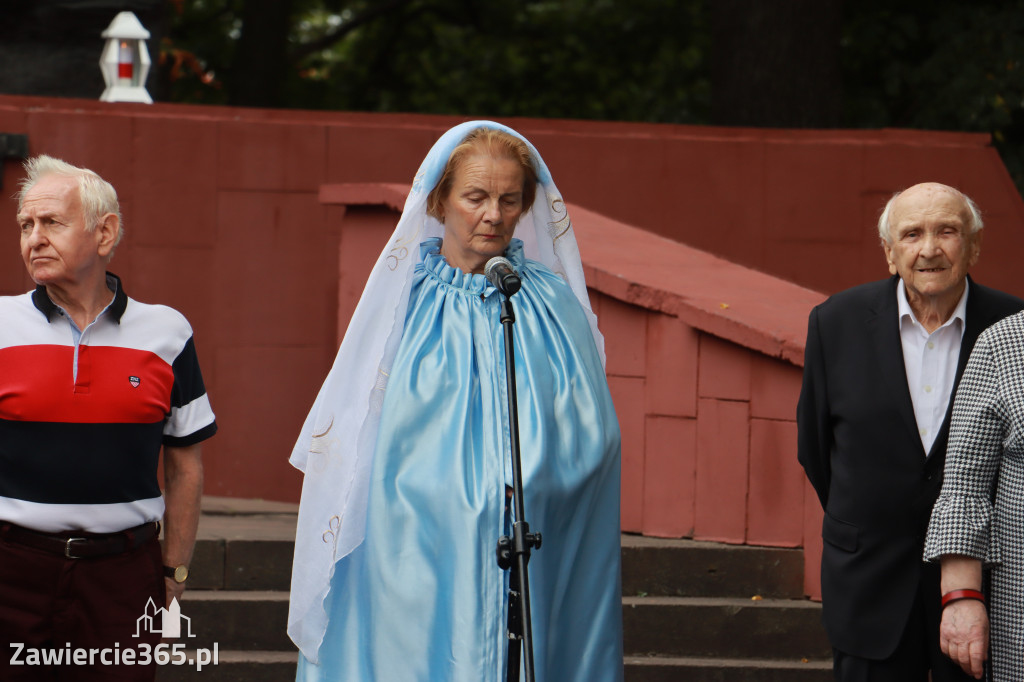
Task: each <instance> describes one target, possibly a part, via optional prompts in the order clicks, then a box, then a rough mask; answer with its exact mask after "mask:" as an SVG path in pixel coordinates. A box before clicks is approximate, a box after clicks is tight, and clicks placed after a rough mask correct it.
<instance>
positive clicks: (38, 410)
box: [0, 274, 217, 533]
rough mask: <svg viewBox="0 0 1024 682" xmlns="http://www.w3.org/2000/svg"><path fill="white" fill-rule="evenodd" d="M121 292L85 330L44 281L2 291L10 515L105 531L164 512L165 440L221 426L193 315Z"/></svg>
mask: <svg viewBox="0 0 1024 682" xmlns="http://www.w3.org/2000/svg"><path fill="white" fill-rule="evenodd" d="M107 284H108V286H109V287H110V288H111V290H113V291H114V300H113V301H112V302H111V304H110V305H109V306H107V308H106V309H105V310H104V311H103V312H102V313H101V314H100V315H99V316H98V317H97V318H96V320H95V321H93V323H92V324H90V325H89V326H88V327H86V328H85V329H83V330H81V332H80V333H79V330H78V329H77V327H75V325H74V323H73V322H72V321H71V318H70V317H68V316H67V315H66V314H65V313H64V312H63V311H62V310H61V309H60V308H59V307H57V306H56V305H54V304H53V302H52V301H51V300H50V298H49V297H48V296H47V295H46V289H45V288H44V287H42V286H40V287H37V288H36V289H35V291H32V292H29V293H26V294H23V295H20V296H3V297H0V520H5V521H10V522H12V523H16V524H18V525H21V526H25V527H27V528H34V529H36V530H41V531H47V532H56V531H62V530H85V531H91V532H95V533H107V532H114V531H119V530H123V529H125V528H131V527H133V526H137V525H139V524H142V523H146V522H148V521H156V520H158V519H160V518H161V517H162V516H163V512H164V502H163V497H162V496H161V493H160V487H159V483H158V481H157V464H158V462H159V457H160V449H161V446H163V445H170V446H188V445H192V444H195V443H198V442H200V441H202V440H205V439H206V438H209V437H210V436H212V435H213V434H214V432H216V430H217V425H216V421H215V419H214V415H213V411H212V410H211V408H210V402H209V400H208V398H207V395H206V389H205V387H204V385H203V377H202V374H201V373H200V371H199V361H198V358H197V357H196V351H195V346H194V344H193V341H192V328H191V326H190V325H189V323H188V321H187V320H186V319H185V318H184V316H182V315H181V314H180V313H178V312H177V311H176V310H174V309H172V308H168V307H167V306H161V305H148V304H145V303H139V302H138V301H135V300H133V299H131V298H129V297H128V296H127V295H126V294H125V293H124V289H123V288H122V286H121V281H120V279H118V278H117V277H116V276H115V275H111V274H108V275H107Z"/></svg>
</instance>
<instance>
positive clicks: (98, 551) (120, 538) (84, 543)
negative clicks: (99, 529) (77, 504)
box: [0, 521, 160, 559]
mask: <svg viewBox="0 0 1024 682" xmlns="http://www.w3.org/2000/svg"><path fill="white" fill-rule="evenodd" d="M159 534H160V524H159V523H157V522H155V521H153V522H150V523H144V524H142V525H141V526H136V527H135V528H129V529H128V530H122V531H120V532H117V533H86V532H84V531H63V532H61V533H44V532H42V531H38V530H32V529H31V528H23V527H21V526H17V525H15V524H13V523H7V522H0V539H2V540H7V541H8V542H13V543H15V544H18V545H24V546H26V547H32V548H33V549H38V550H42V551H44V552H47V553H49V554H56V555H59V556H63V557H64V558H66V559H91V558H94V557H101V556H113V555H115V554H124V553H125V552H130V551H131V550H133V549H135V548H137V547H140V546H142V545H143V544H145V543H146V542H149V541H150V540H152V539H153V538H155V537H156V536H157V535H159Z"/></svg>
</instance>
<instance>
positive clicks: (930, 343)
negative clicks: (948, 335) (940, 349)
mask: <svg viewBox="0 0 1024 682" xmlns="http://www.w3.org/2000/svg"><path fill="white" fill-rule="evenodd" d="M933 348H935V342H934V341H929V342H928V350H931V349H933Z"/></svg>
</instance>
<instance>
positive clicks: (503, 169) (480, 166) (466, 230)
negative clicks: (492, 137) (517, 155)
mask: <svg viewBox="0 0 1024 682" xmlns="http://www.w3.org/2000/svg"><path fill="white" fill-rule="evenodd" d="M523 180H524V178H523V169H522V167H521V166H520V165H519V163H518V162H516V161H514V160H512V159H507V158H494V157H491V156H489V155H487V154H484V153H475V154H472V155H471V156H467V157H466V158H465V159H464V160H463V162H462V164H461V165H460V166H459V167H458V168H456V169H455V174H454V178H453V181H452V189H451V192H449V193H448V196H447V197H445V198H444V200H443V201H442V202H441V216H442V218H443V219H444V243H443V244H442V245H441V254H442V255H443V256H444V257H445V259H447V261H448V264H449V265H451V266H452V267H455V268H459V269H460V270H462V271H463V272H466V273H476V274H482V273H483V271H484V265H486V264H487V261H488V260H490V259H491V258H493V257H494V256H500V255H502V254H503V253H505V249H506V248H508V243H509V241H511V240H512V233H513V232H515V229H516V223H517V222H518V221H519V216H520V215H522V213H523Z"/></svg>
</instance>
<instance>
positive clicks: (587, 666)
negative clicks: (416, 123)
mask: <svg viewBox="0 0 1024 682" xmlns="http://www.w3.org/2000/svg"><path fill="white" fill-rule="evenodd" d="M535 196H537V197H538V199H539V200H535V199H534V197H535ZM432 232H433V233H435V234H436V233H440V235H439V236H432V234H431V233H432ZM513 233H515V235H516V236H517V237H519V236H522V237H523V239H518V238H513ZM412 235H415V236H416V237H426V238H425V239H421V240H413V239H411V238H410V236H412ZM414 241H418V242H419V243H418V245H416V246H413V242H414ZM531 250H532V251H533V252H534V253H533V254H530V251H531ZM501 255H504V256H505V257H506V258H508V259H509V260H510V261H511V263H512V266H513V267H514V269H515V270H516V271H517V273H518V275H519V277H520V279H521V281H522V288H521V289H520V290H519V292H518V293H516V294H514V295H513V297H512V298H511V301H512V303H513V305H514V310H515V316H516V323H515V325H514V330H515V331H514V344H513V345H514V349H515V369H516V383H517V392H518V401H517V405H518V415H519V439H520V450H521V461H522V476H523V491H524V506H525V517H526V518H525V520H526V521H528V522H529V524H530V529H531V531H533V532H540V533H542V535H543V545H542V547H541V548H539V549H534V550H533V552H532V555H531V559H530V562H529V579H530V592H531V600H530V605H531V615H532V618H531V622H532V624H533V635H534V637H533V656H534V661H535V669H536V679H537V680H538V681H541V682H543V681H549V682H556V681H557V682H562V681H573V680H579V681H581V682H582V681H587V682H604V681H608V682H617V681H620V680H621V679H622V620H621V588H620V577H619V565H620V561H619V556H620V545H619V463H620V444H619V429H618V424H617V421H616V418H615V412H614V408H613V406H612V403H611V398H610V395H609V392H608V385H607V381H606V379H605V375H604V368H603V357H602V350H601V345H600V335H599V334H598V332H597V330H596V325H595V320H594V318H593V314H592V313H591V312H590V309H589V303H588V302H587V301H586V290H585V285H584V284H583V280H582V269H581V266H580V263H579V256H578V252H577V251H576V245H575V239H574V238H573V236H572V232H571V225H570V224H569V221H568V217H567V216H565V215H564V204H562V202H561V199H560V197H559V196H558V194H557V190H555V188H554V184H553V183H552V182H551V180H550V176H549V175H548V173H547V169H546V167H545V166H544V164H543V162H542V161H541V160H540V156H539V155H538V154H537V153H536V150H535V149H533V147H532V146H530V145H529V143H527V142H526V141H525V140H523V139H522V138H521V137H520V136H519V135H518V134H516V133H514V131H511V130H510V129H507V128H504V127H502V126H498V125H497V124H492V123H487V122H475V123H472V124H463V125H462V126H459V127H457V128H456V129H453V130H452V131H449V133H447V134H446V135H445V136H443V137H442V138H441V140H439V141H438V143H437V144H436V145H435V147H434V149H432V150H431V154H430V155H428V157H427V160H425V161H424V164H423V166H422V167H421V169H420V173H418V174H417V179H416V181H415V182H414V186H413V190H412V192H411V193H410V198H409V200H407V202H406V208H405V211H404V212H403V216H402V219H401V220H400V221H399V226H398V228H397V229H396V234H395V236H394V237H393V238H392V240H391V242H389V244H388V247H386V248H385V251H384V253H382V255H381V258H380V259H379V260H378V269H380V270H381V272H382V273H383V276H382V277H378V278H377V279H378V280H383V281H377V282H375V281H374V279H375V278H374V275H371V278H370V281H369V282H368V283H367V288H366V290H365V291H364V294H363V298H362V300H361V302H360V307H363V306H364V303H369V302H370V301H373V302H374V303H375V304H376V305H378V306H379V305H380V304H381V302H382V301H385V302H386V301H392V300H393V301H394V303H393V304H392V305H391V308H390V309H393V310H394V311H395V312H394V319H389V320H387V323H389V324H385V325H383V328H382V329H377V330H374V329H370V330H369V331H368V333H369V335H370V336H373V335H374V334H376V337H377V340H376V343H364V344H363V346H362V348H363V349H364V352H365V349H366V348H369V349H371V350H374V349H377V348H379V349H380V350H379V352H375V354H374V355H373V356H371V357H370V358H369V363H371V364H372V365H373V366H374V367H375V369H376V372H375V374H376V376H375V378H374V383H373V385H372V386H370V388H369V391H368V392H367V393H363V392H362V391H358V390H356V391H353V390H352V389H353V386H351V385H349V386H347V387H346V386H344V385H343V382H340V381H339V379H340V377H342V376H348V377H349V378H350V379H351V380H353V381H357V380H358V377H357V376H356V375H355V372H354V370H353V369H352V368H351V367H348V366H347V358H343V357H342V356H343V355H345V356H347V355H349V354H352V353H353V352H354V351H353V349H352V348H348V349H347V348H346V343H345V342H343V344H342V348H341V349H340V350H339V359H338V360H337V361H336V364H335V367H334V369H332V375H333V376H332V375H329V376H328V380H327V381H326V382H325V385H324V388H323V389H322V390H321V394H320V396H319V397H318V399H317V404H316V405H314V409H313V411H312V412H311V414H310V418H309V419H307V424H306V426H305V427H304V431H303V434H302V435H301V436H300V439H299V442H298V443H297V445H296V453H293V462H295V463H296V464H297V465H299V466H301V467H302V468H303V469H304V471H305V472H306V480H305V482H304V488H303V498H302V504H301V506H300V520H299V530H298V536H297V540H296V559H295V569H294V571H293V595H292V596H293V599H292V604H291V613H290V615H289V633H290V634H291V635H292V637H293V639H294V640H295V641H296V644H297V645H298V646H299V647H300V649H301V650H302V653H303V655H302V656H300V659H299V668H298V676H297V679H298V680H300V681H303V682H313V681H321V680H324V681H326V680H344V681H349V680H382V681H383V680H386V681H388V682H390V681H392V680H394V681H396V682H401V681H405V680H409V681H423V682H427V681H434V680H452V681H465V682H470V681H472V682H490V681H493V682H498V681H499V680H504V679H505V675H506V666H507V660H506V656H507V639H506V628H507V620H508V588H509V572H508V571H505V570H502V569H501V568H500V567H499V566H498V563H497V560H496V552H495V549H496V546H497V541H498V538H499V537H500V536H502V535H510V534H511V533H510V528H511V524H512V523H513V522H514V521H515V519H514V518H512V516H513V514H512V512H510V507H511V505H510V504H509V502H508V500H509V491H510V489H511V486H512V469H511V459H510V452H511V448H510V440H509V438H510V424H509V421H508V408H507V389H506V381H505V355H504V340H503V329H502V325H501V323H500V321H499V315H500V305H501V298H502V296H503V295H502V294H501V293H500V292H498V291H497V290H496V289H495V288H494V286H493V285H492V284H491V283H490V282H489V281H488V279H487V278H486V277H485V276H484V275H483V274H482V272H483V266H484V264H485V263H486V261H487V260H489V259H490V258H492V257H494V256H501ZM545 260H546V261H548V264H545V262H544V261H545ZM392 266H394V267H392ZM403 269H404V270H405V273H404V276H402V275H397V276H393V277H388V275H389V274H394V273H396V272H400V271H402V270H403ZM556 271H557V272H559V274H556ZM375 274H376V273H375ZM396 292H397V293H396ZM385 305H386V304H385ZM378 312H379V308H378ZM359 317H360V315H359V310H358V309H357V312H356V315H355V316H354V317H353V322H352V324H351V325H350V327H349V331H348V333H347V334H346V342H347V341H348V338H349V337H350V336H352V335H353V334H357V335H358V334H360V332H361V327H360V326H358V325H357V320H358V318H359ZM384 317H386V318H387V317H389V316H384ZM399 318H400V319H399ZM389 325H390V327H391V328H390V329H387V327H388V326H389ZM356 357H357V356H353V360H355V358H356ZM352 365H353V366H355V365H358V363H357V362H353V363H352ZM364 385H365V384H364ZM332 403H337V405H332ZM353 403H354V404H355V405H356V407H355V408H348V409H347V410H346V407H345V406H344V405H345V404H349V405H350V404H353ZM353 411H354V412H357V413H362V414H361V416H362V419H361V420H357V422H355V425H357V426H358V428H356V429H353V428H351V427H348V428H344V425H345V423H346V422H345V419H346V417H347V416H348V414H347V413H349V412H353ZM339 427H343V428H339ZM353 432H355V433H353ZM346 436H347V438H346ZM366 460H369V461H366ZM327 481H331V482H332V483H333V487H334V490H333V491H332V490H331V487H330V486H329V485H326V483H327ZM324 519H327V520H328V521H327V524H326V525H324V524H323V522H322V521H323V520H324ZM325 547H326V548H327V550H329V551H325V549H324V548H325ZM324 554H326V556H327V559H328V561H329V564H330V566H329V570H328V572H327V574H326V582H327V584H326V585H324V584H323V582H324V576H323V574H320V575H317V574H316V573H315V572H313V571H310V570H308V569H309V567H308V566H307V563H306V562H307V561H312V562H314V563H323V562H322V561H321V562H318V561H317V560H318V558H319V557H322V556H323V555H324ZM310 596H311V597H312V598H311V599H310Z"/></svg>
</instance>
